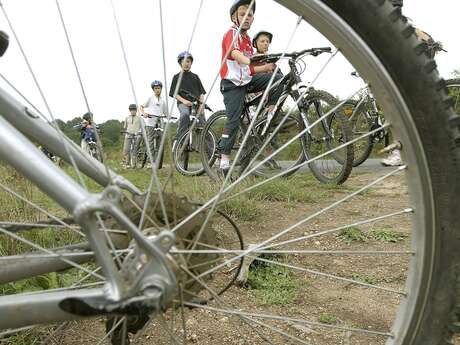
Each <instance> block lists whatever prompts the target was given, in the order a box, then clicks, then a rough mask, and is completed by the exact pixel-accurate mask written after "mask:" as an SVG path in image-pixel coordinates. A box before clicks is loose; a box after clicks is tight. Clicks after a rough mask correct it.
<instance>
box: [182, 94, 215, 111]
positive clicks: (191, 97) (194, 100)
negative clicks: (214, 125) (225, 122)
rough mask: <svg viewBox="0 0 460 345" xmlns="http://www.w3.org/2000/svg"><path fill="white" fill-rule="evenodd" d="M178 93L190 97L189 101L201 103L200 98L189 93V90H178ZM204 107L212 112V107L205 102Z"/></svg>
mask: <svg viewBox="0 0 460 345" xmlns="http://www.w3.org/2000/svg"><path fill="white" fill-rule="evenodd" d="M179 94H183V95H184V96H185V97H187V98H189V99H191V100H192V101H191V102H196V103H198V104H201V101H200V99H199V98H198V97H196V96H194V95H192V94H191V93H190V92H188V91H185V90H180V91H179ZM204 108H205V109H206V110H209V111H210V112H212V109H211V108H210V107H209V106H208V105H207V104H205V105H204Z"/></svg>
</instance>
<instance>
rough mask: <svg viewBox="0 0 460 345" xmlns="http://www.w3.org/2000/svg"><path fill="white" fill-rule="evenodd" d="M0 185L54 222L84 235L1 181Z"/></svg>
mask: <svg viewBox="0 0 460 345" xmlns="http://www.w3.org/2000/svg"><path fill="white" fill-rule="evenodd" d="M0 187H1V188H2V189H3V190H5V191H6V192H8V193H10V194H11V195H14V196H15V197H17V198H18V199H20V200H21V201H24V202H25V203H26V204H28V205H30V206H32V207H33V208H35V209H36V210H38V211H40V212H42V213H44V214H46V215H47V216H48V217H50V218H51V219H53V220H55V221H56V222H58V223H59V224H61V225H62V226H64V227H65V228H66V229H69V230H71V231H74V232H76V233H77V234H79V235H80V236H85V235H84V234H83V233H82V232H80V231H78V230H76V229H74V228H72V227H71V226H70V225H69V224H67V223H65V222H63V221H62V220H61V219H59V218H58V217H56V216H54V215H53V214H51V213H50V212H48V211H46V210H45V209H43V208H42V207H40V206H38V205H37V204H35V203H34V202H32V201H30V200H28V199H27V198H25V197H23V196H22V195H20V194H18V193H16V192H15V191H14V190H12V189H10V188H9V187H7V186H5V185H4V184H3V183H1V182H0Z"/></svg>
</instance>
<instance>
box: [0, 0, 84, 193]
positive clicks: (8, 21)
mask: <svg viewBox="0 0 460 345" xmlns="http://www.w3.org/2000/svg"><path fill="white" fill-rule="evenodd" d="M0 7H1V9H2V12H3V15H4V17H5V19H6V21H7V23H8V26H9V27H10V29H11V32H12V33H13V36H14V38H15V40H16V42H17V44H18V47H19V49H20V51H21V54H22V56H23V58H24V61H25V63H26V65H27V67H28V69H29V72H30V74H31V76H32V79H33V80H34V83H35V86H36V87H37V89H38V91H39V93H40V96H41V98H42V100H43V103H44V104H45V107H46V109H47V111H48V114H49V115H50V117H51V121H48V123H51V124H52V126H53V127H54V129H55V130H56V131H57V132H58V133H59V134H60V140H61V143H62V145H64V148H65V150H66V153H67V155H68V156H69V159H70V161H71V164H72V166H73V168H74V169H75V172H76V174H77V176H78V179H79V181H80V184H81V185H82V186H85V181H84V179H83V176H82V174H81V172H80V169H79V168H78V166H77V164H76V162H75V159H74V157H73V155H72V154H71V151H70V149H69V143H68V142H67V140H66V139H64V137H65V136H64V134H63V133H62V131H61V129H60V128H59V126H58V125H57V122H56V118H55V117H54V115H53V112H52V111H51V108H50V106H49V104H48V101H47V99H46V97H45V94H44V93H43V90H42V88H41V86H40V83H39V82H38V79H37V77H36V75H35V72H34V71H33V69H32V66H31V64H30V62H29V59H28V58H27V55H26V53H25V51H24V49H23V47H22V44H21V41H20V40H19V37H18V36H17V34H16V31H15V30H14V28H13V24H12V23H11V21H10V19H9V17H8V15H7V13H6V9H5V6H4V5H3V3H0Z"/></svg>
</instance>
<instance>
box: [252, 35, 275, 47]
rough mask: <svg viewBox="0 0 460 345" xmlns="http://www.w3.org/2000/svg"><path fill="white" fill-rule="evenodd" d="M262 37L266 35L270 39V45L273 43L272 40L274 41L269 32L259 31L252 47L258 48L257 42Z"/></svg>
mask: <svg viewBox="0 0 460 345" xmlns="http://www.w3.org/2000/svg"><path fill="white" fill-rule="evenodd" d="M262 35H265V36H267V37H268V40H269V41H270V43H272V39H273V34H272V33H270V32H268V31H259V32H258V33H257V34H256V35H255V36H254V38H253V39H252V46H253V47H254V48H257V46H256V42H257V39H258V38H259V37H260V36H262Z"/></svg>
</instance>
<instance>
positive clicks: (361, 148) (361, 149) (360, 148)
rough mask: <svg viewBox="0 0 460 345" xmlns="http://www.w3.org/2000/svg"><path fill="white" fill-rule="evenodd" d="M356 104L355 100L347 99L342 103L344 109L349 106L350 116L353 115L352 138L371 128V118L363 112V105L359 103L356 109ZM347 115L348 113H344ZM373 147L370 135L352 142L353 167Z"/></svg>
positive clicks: (367, 156)
mask: <svg viewBox="0 0 460 345" xmlns="http://www.w3.org/2000/svg"><path fill="white" fill-rule="evenodd" d="M357 105H358V102H357V101H353V100H349V101H347V102H345V104H344V105H343V108H344V111H347V107H350V116H351V114H354V115H353V118H352V119H351V128H352V133H353V136H352V139H355V138H357V137H360V136H362V135H363V134H365V132H364V131H366V132H369V131H371V130H372V120H371V119H370V118H369V116H368V115H367V114H366V113H365V109H364V106H363V105H361V106H360V108H359V109H356V106H357ZM346 116H347V117H348V116H349V114H346ZM373 149H374V142H373V140H372V136H368V137H366V138H363V139H361V140H358V141H357V142H355V144H354V158H353V168H355V167H357V166H360V165H361V164H363V163H364V162H365V161H366V160H367V159H368V158H369V156H370V155H371V152H372V150H373Z"/></svg>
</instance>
